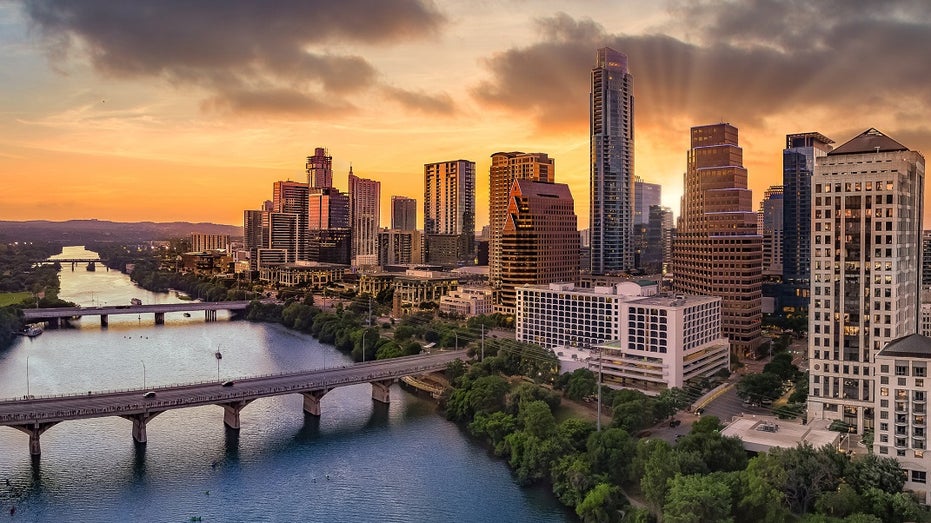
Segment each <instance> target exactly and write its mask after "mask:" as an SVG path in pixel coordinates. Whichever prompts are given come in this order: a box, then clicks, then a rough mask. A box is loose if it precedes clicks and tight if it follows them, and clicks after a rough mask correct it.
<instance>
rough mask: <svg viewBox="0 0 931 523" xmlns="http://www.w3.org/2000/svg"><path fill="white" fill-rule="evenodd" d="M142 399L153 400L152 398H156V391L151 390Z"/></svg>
mask: <svg viewBox="0 0 931 523" xmlns="http://www.w3.org/2000/svg"><path fill="white" fill-rule="evenodd" d="M142 397H143V398H145V399H147V400H150V399H152V398H154V397H155V391H154V390H150V391H149V392H146V393H145V394H143V395H142Z"/></svg>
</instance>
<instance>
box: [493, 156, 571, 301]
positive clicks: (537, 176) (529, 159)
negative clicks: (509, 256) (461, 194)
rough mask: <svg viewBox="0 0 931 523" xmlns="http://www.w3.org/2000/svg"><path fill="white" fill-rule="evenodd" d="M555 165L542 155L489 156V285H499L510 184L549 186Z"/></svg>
mask: <svg viewBox="0 0 931 523" xmlns="http://www.w3.org/2000/svg"><path fill="white" fill-rule="evenodd" d="M555 177H556V162H555V160H554V159H552V158H550V157H549V156H547V155H546V153H522V152H516V151H515V152H502V153H495V154H493V155H491V167H490V169H489V184H488V199H489V202H488V224H489V232H490V236H489V238H488V268H489V279H490V280H491V282H492V285H495V286H498V285H500V282H501V234H502V232H503V231H504V222H505V220H506V219H507V208H508V195H509V194H510V192H511V186H512V185H514V180H518V179H520V180H532V181H536V182H546V183H553V181H554V180H555Z"/></svg>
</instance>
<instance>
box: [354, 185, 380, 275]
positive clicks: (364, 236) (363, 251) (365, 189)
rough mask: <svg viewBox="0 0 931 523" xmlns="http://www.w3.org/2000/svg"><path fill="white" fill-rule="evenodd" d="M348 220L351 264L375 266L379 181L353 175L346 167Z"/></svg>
mask: <svg viewBox="0 0 931 523" xmlns="http://www.w3.org/2000/svg"><path fill="white" fill-rule="evenodd" d="M349 221H350V228H351V229H352V265H353V266H355V267H360V266H365V265H377V264H378V231H379V229H380V228H381V226H380V223H381V182H378V181H375V180H369V179H366V178H360V177H358V176H356V175H355V174H353V172H352V167H350V168H349Z"/></svg>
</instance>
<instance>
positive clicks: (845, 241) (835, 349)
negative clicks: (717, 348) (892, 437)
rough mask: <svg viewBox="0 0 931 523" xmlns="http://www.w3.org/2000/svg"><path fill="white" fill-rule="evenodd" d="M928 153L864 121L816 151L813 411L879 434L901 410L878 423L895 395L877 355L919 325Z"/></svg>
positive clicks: (810, 314) (814, 416)
mask: <svg viewBox="0 0 931 523" xmlns="http://www.w3.org/2000/svg"><path fill="white" fill-rule="evenodd" d="M924 163H925V162H924V158H923V157H922V156H921V154H920V153H918V152H916V151H910V150H908V148H907V147H905V146H904V145H902V144H900V143H899V142H897V141H895V140H893V139H892V138H889V137H888V136H886V135H884V134H882V133H881V132H879V131H877V130H876V129H868V130H867V131H865V132H863V133H862V134H860V135H858V136H856V137H854V138H853V139H851V140H850V141H848V142H847V143H845V144H843V145H841V146H840V147H838V148H836V149H834V150H833V151H831V152H829V153H828V154H827V155H826V156H822V157H819V158H817V159H816V160H815V172H814V175H813V177H812V180H811V185H812V197H813V198H812V223H811V238H812V245H811V305H810V307H809V309H808V311H809V312H808V317H809V322H808V323H809V337H808V355H809V361H810V380H811V381H810V383H809V391H810V392H809V395H808V419H836V420H842V421H845V422H847V423H849V424H850V425H851V426H854V427H856V430H857V432H860V433H862V432H863V430H865V429H870V428H876V429H877V431H876V442H877V443H879V442H881V441H882V437H883V436H885V437H888V435H889V434H890V432H889V431H890V426H893V425H891V424H892V423H893V422H894V421H895V420H892V419H880V420H879V421H880V423H879V425H880V426H878V427H875V424H874V419H873V418H874V415H873V413H874V412H876V411H877V410H880V408H883V407H888V404H889V403H891V402H895V401H897V400H898V398H897V397H896V396H894V395H890V394H889V391H890V386H893V387H894V385H895V384H894V383H893V384H887V383H875V382H874V379H875V378H874V377H875V376H877V375H878V373H877V372H876V371H877V369H875V368H874V367H873V364H874V358H875V356H876V355H877V353H879V351H880V350H882V349H883V348H884V347H886V346H887V344H889V343H890V342H892V341H893V340H896V339H898V338H901V337H903V336H906V335H910V334H914V333H916V332H917V331H918V327H919V315H920V306H919V293H918V286H919V271H920V268H921V217H922V211H923V195H924V170H925V165H924ZM896 365H898V363H896ZM896 374H898V373H896ZM903 376H904V375H903ZM877 392H878V394H879V396H876V394H877ZM884 403H885V404H886V405H883V404H884ZM896 410H897V411H898V410H899V409H896ZM922 441H923V440H922Z"/></svg>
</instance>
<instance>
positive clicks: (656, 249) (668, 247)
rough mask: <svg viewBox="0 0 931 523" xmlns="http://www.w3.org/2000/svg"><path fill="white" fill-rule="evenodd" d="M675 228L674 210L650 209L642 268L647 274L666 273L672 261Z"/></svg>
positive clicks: (666, 208)
mask: <svg viewBox="0 0 931 523" xmlns="http://www.w3.org/2000/svg"><path fill="white" fill-rule="evenodd" d="M674 227H675V224H674V223H673V219H672V209H670V208H669V207H663V206H662V205H653V206H651V207H650V215H649V222H648V223H647V235H646V238H647V240H646V248H645V249H644V250H643V254H642V255H641V258H640V260H641V264H640V265H641V267H642V268H643V270H644V271H645V272H646V273H647V274H660V273H665V272H666V270H667V264H668V263H669V260H671V259H672V231H673V228H674Z"/></svg>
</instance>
